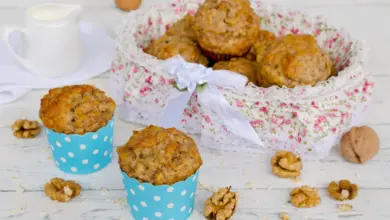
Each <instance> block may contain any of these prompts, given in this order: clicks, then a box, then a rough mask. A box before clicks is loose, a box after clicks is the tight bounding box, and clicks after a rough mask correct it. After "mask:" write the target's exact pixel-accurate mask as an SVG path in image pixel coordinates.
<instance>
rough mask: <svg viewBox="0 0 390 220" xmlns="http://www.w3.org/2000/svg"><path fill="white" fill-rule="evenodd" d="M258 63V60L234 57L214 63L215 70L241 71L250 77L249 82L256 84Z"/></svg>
mask: <svg viewBox="0 0 390 220" xmlns="http://www.w3.org/2000/svg"><path fill="white" fill-rule="evenodd" d="M258 67H259V66H258V64H257V63H256V62H253V61H250V60H247V59H245V58H242V57H240V58H233V59H231V60H229V61H219V62H217V63H216V64H214V66H213V69H214V70H229V71H232V72H236V73H239V74H241V75H244V76H246V77H247V78H248V83H249V82H252V83H255V84H256V73H257V71H258Z"/></svg>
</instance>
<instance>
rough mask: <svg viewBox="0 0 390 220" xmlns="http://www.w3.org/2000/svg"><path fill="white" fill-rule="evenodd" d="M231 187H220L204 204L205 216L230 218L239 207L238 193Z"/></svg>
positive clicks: (208, 217)
mask: <svg viewBox="0 0 390 220" xmlns="http://www.w3.org/2000/svg"><path fill="white" fill-rule="evenodd" d="M230 189H231V187H230V186H229V187H225V188H221V189H218V191H217V192H216V193H214V194H213V195H212V196H211V197H210V198H209V199H207V200H206V202H205V205H204V216H205V217H206V218H207V219H209V220H229V219H230V218H231V217H232V216H233V214H234V212H235V211H236V208H237V200H238V194H237V193H235V192H232V191H230Z"/></svg>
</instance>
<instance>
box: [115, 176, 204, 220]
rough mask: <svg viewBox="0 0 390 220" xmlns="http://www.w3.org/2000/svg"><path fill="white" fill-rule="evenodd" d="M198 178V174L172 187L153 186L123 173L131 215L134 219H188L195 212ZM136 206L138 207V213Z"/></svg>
mask: <svg viewBox="0 0 390 220" xmlns="http://www.w3.org/2000/svg"><path fill="white" fill-rule="evenodd" d="M194 176H195V178H193V177H194ZM197 176H198V172H196V173H195V174H194V175H193V176H190V177H189V178H188V179H187V180H185V181H180V182H178V183H175V184H173V185H171V186H167V185H160V186H153V185H151V184H148V183H139V182H138V181H137V180H136V179H134V178H130V177H129V176H128V175H127V174H125V173H123V172H122V179H123V183H124V185H125V189H126V193H127V198H128V203H129V205H130V207H132V210H133V212H131V214H132V215H133V217H134V219H142V220H144V219H148V220H156V219H161V220H162V219H167V220H169V219H172V220H175V219H187V218H188V217H189V216H190V215H191V213H192V211H193V206H194V199H195V196H194V195H195V191H196V187H197ZM134 206H135V207H137V211H135V208H134Z"/></svg>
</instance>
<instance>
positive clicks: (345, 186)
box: [328, 180, 359, 201]
mask: <svg viewBox="0 0 390 220" xmlns="http://www.w3.org/2000/svg"><path fill="white" fill-rule="evenodd" d="M358 191H359V187H358V186H357V185H356V184H352V183H351V182H349V180H340V181H339V182H338V183H337V182H336V181H333V182H331V183H329V186H328V193H329V195H330V196H331V197H332V198H334V199H336V200H339V201H344V200H348V199H349V200H352V199H354V198H356V196H357V195H358Z"/></svg>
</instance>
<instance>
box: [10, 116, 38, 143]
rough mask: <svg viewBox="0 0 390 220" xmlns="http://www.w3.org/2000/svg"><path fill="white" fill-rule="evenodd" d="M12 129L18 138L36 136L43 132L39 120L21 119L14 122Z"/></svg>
mask: <svg viewBox="0 0 390 220" xmlns="http://www.w3.org/2000/svg"><path fill="white" fill-rule="evenodd" d="M12 131H13V132H14V136H15V137H17V138H34V137H36V136H37V135H38V134H39V133H40V132H41V128H40V127H39V123H38V121H30V120H25V119H20V120H16V121H15V122H14V124H13V125H12Z"/></svg>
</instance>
